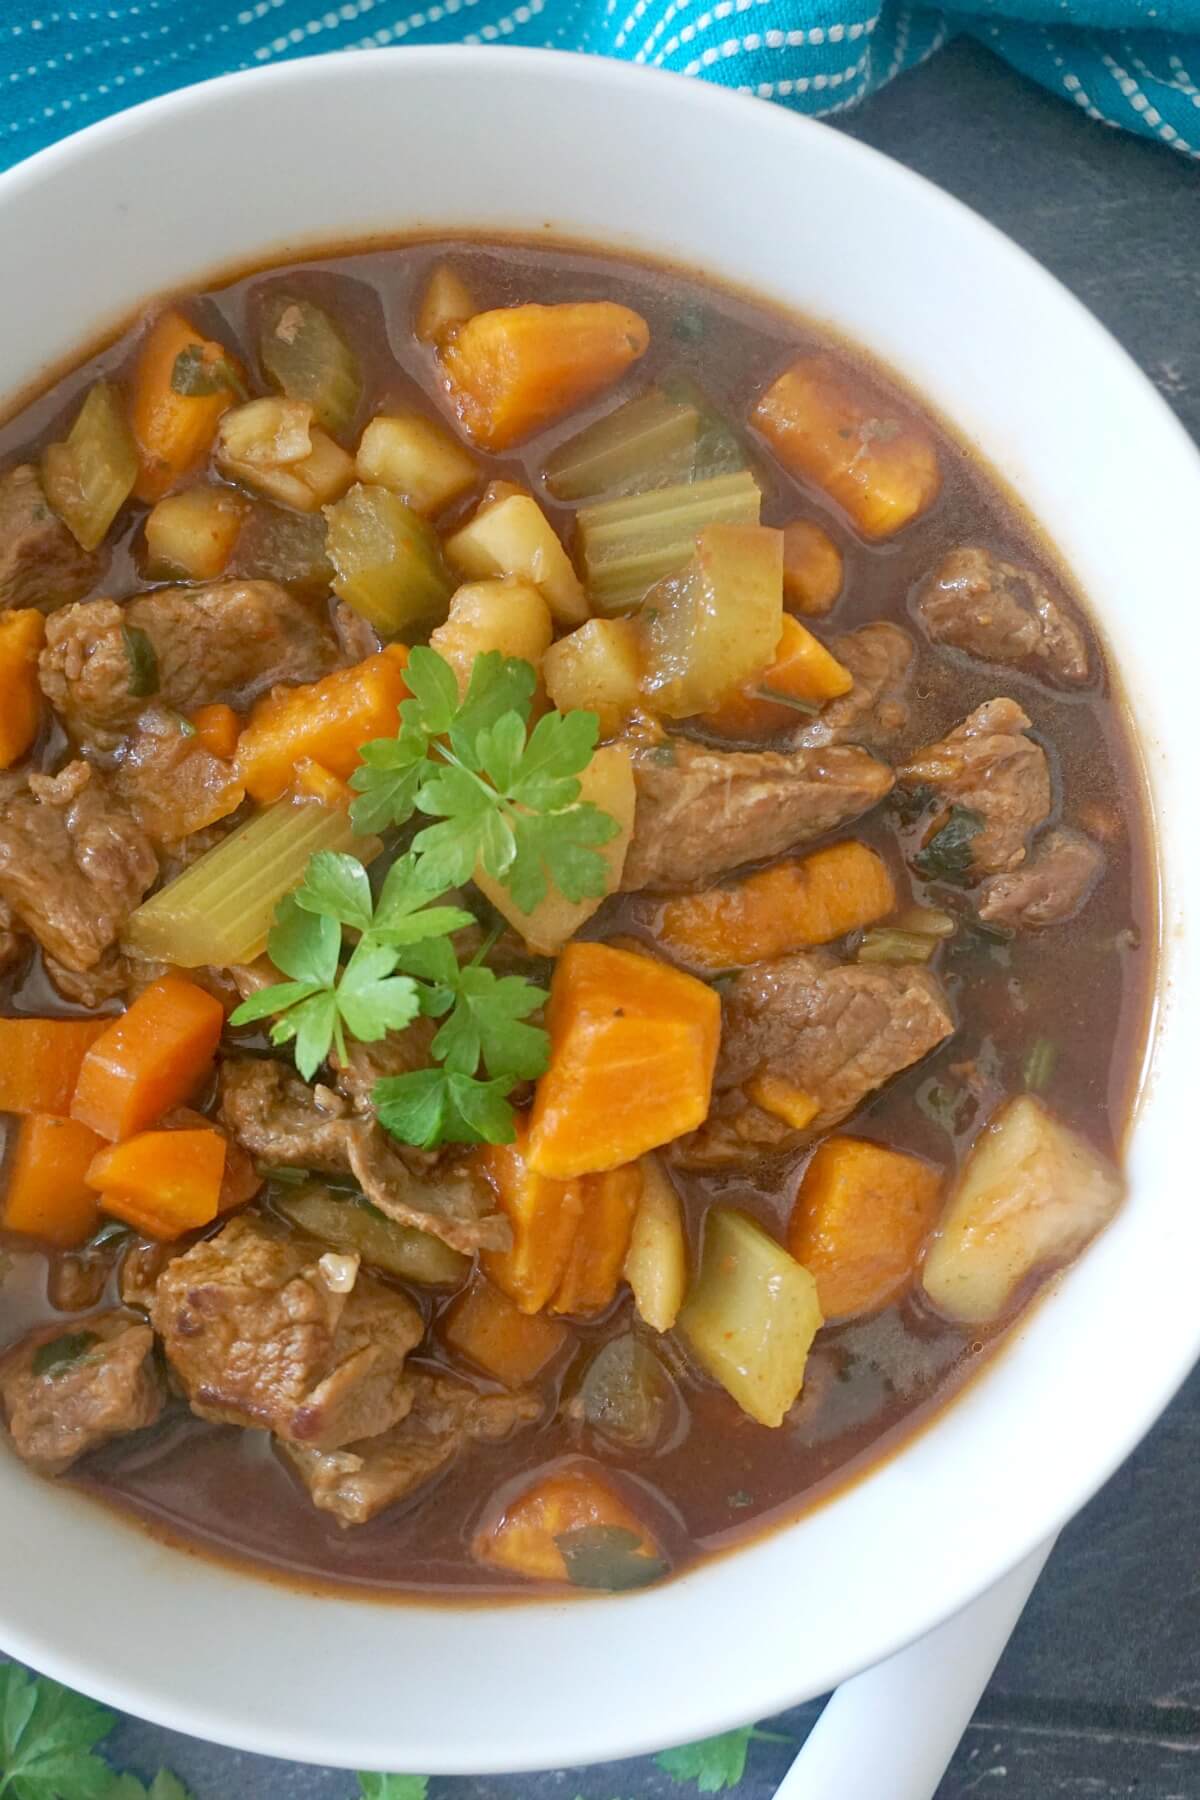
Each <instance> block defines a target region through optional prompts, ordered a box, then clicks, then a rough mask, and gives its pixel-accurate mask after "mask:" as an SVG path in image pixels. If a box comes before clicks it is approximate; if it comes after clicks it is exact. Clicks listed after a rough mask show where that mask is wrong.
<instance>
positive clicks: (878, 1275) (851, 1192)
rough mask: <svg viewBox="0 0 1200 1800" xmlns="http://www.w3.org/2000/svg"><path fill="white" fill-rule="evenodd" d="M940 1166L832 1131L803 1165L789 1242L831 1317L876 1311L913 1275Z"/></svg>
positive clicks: (933, 1211)
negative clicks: (804, 1166) (936, 1167)
mask: <svg viewBox="0 0 1200 1800" xmlns="http://www.w3.org/2000/svg"><path fill="white" fill-rule="evenodd" d="M941 1189H942V1175H941V1171H940V1170H939V1169H935V1168H933V1167H932V1166H931V1165H930V1164H929V1163H926V1162H922V1161H921V1159H920V1158H919V1157H916V1156H907V1155H905V1154H904V1153H903V1152H901V1151H899V1150H889V1149H888V1148H887V1147H886V1146H885V1145H883V1144H875V1143H870V1142H868V1141H867V1140H866V1139H864V1138H852V1137H830V1138H826V1139H825V1141H824V1142H823V1143H821V1144H819V1145H818V1146H817V1149H816V1151H815V1153H814V1155H813V1157H812V1160H811V1161H810V1163H809V1165H808V1167H807V1169H806V1170H805V1171H804V1177H803V1180H802V1181H801V1183H800V1188H799V1191H798V1193H797V1195H796V1202H795V1206H794V1208H793V1211H792V1217H791V1223H790V1225H789V1228H788V1243H787V1247H788V1249H789V1251H790V1252H791V1254H792V1255H793V1256H794V1257H795V1259H796V1261H797V1262H799V1263H802V1264H803V1265H804V1267H805V1268H806V1269H807V1270H808V1272H809V1274H810V1275H811V1276H812V1277H813V1279H814V1280H815V1282H816V1284H817V1295H818V1298H819V1300H820V1303H821V1311H822V1313H823V1314H824V1316H825V1318H826V1319H844V1318H848V1317H850V1316H851V1315H852V1314H856V1313H869V1312H877V1311H878V1310H879V1308H880V1307H881V1306H886V1305H887V1303H888V1301H889V1300H892V1299H894V1298H895V1297H896V1295H897V1294H899V1293H900V1292H902V1291H903V1289H904V1288H905V1287H906V1286H907V1285H908V1283H909V1282H910V1281H911V1279H912V1276H913V1272H914V1269H915V1267H916V1261H917V1256H918V1253H919V1251H920V1248H921V1244H922V1242H923V1241H924V1239H925V1238H926V1237H927V1236H928V1234H929V1232H930V1231H931V1230H932V1229H933V1226H934V1224H935V1222H936V1220H937V1216H938V1203H939V1199H940V1196H941Z"/></svg>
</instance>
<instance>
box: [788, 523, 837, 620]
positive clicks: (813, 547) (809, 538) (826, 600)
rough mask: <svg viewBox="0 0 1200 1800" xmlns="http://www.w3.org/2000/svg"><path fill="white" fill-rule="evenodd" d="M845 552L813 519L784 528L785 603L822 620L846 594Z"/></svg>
mask: <svg viewBox="0 0 1200 1800" xmlns="http://www.w3.org/2000/svg"><path fill="white" fill-rule="evenodd" d="M843 575H844V567H843V563H842V553H841V551H840V550H839V549H838V547H837V545H836V544H835V543H834V541H833V539H832V538H831V537H830V535H829V533H828V532H827V531H823V530H822V528H821V527H820V526H819V525H815V524H814V523H813V521H812V520H811V519H795V520H793V521H792V523H791V524H790V525H785V526H784V528H783V602H784V605H785V606H787V607H790V608H791V610H792V612H798V613H804V614H805V615H806V616H807V617H809V618H821V617H823V616H824V614H825V613H827V612H829V611H830V610H831V608H832V607H833V604H834V602H835V601H836V599H837V597H838V595H839V594H840V593H841V591H842V579H843Z"/></svg>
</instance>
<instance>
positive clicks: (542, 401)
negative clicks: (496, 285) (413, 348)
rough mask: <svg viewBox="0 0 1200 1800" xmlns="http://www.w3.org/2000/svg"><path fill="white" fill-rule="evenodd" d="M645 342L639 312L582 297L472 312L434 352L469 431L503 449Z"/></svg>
mask: <svg viewBox="0 0 1200 1800" xmlns="http://www.w3.org/2000/svg"><path fill="white" fill-rule="evenodd" d="M649 342H650V327H649V326H648V325H647V324H646V321H645V319H643V318H642V317H641V315H640V314H639V313H635V312H631V311H630V309H629V307H627V306H618V305H617V304H616V302H615V301H612V300H585V301H579V302H574V301H572V302H567V303H566V304H563V305H559V306H505V307H499V308H497V309H495V310H494V311H492V312H481V313H475V314H474V315H473V316H472V317H471V318H469V319H467V320H466V321H465V323H463V324H461V325H452V326H450V327H449V328H448V329H447V330H446V331H445V332H444V334H443V335H442V338H441V342H440V347H439V357H440V361H441V364H442V368H443V369H444V370H445V373H446V376H447V378H448V380H449V383H450V394H451V399H452V400H453V402H454V405H455V409H456V411H457V412H458V416H459V418H460V419H461V420H462V423H463V425H464V427H465V428H466V430H467V432H468V433H469V434H470V436H471V437H472V438H473V439H474V440H475V442H476V443H477V444H478V445H479V446H480V448H481V449H484V450H507V449H508V447H509V446H510V445H511V444H515V443H517V442H518V441H519V440H520V439H521V438H525V437H529V436H530V434H531V433H532V432H535V431H539V430H540V429H541V428H542V426H543V425H549V424H551V423H552V422H553V421H554V420H555V419H559V418H561V417H562V415H563V414H564V413H568V412H570V411H571V410H572V408H573V407H576V406H582V405H583V403H584V402H585V401H586V400H590V399H591V398H592V396H593V395H594V394H598V393H599V392H600V391H601V389H602V388H606V387H608V386H609V385H610V384H611V383H612V382H614V381H616V380H617V379H618V377H619V376H621V375H623V374H624V373H625V370H626V369H627V368H628V367H629V365H630V364H631V363H633V362H636V361H637V359H638V357H639V356H642V355H644V354H645V351H646V348H647V346H648V345H649Z"/></svg>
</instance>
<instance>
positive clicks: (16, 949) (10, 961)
mask: <svg viewBox="0 0 1200 1800" xmlns="http://www.w3.org/2000/svg"><path fill="white" fill-rule="evenodd" d="M27 941H28V940H27V939H26V938H24V937H23V936H22V934H21V932H20V931H18V930H17V922H16V920H15V919H14V917H13V910H12V907H11V906H10V905H9V904H8V901H7V900H5V899H3V898H0V975H7V973H8V971H9V970H10V969H11V968H13V967H14V965H15V964H16V963H18V962H19V961H20V959H21V957H22V956H23V955H24V953H25V945H26V942H27Z"/></svg>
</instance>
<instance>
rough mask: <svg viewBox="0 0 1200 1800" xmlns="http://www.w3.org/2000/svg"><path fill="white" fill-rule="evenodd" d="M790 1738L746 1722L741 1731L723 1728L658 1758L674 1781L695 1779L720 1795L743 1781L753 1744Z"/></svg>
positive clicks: (702, 1787) (699, 1785)
mask: <svg viewBox="0 0 1200 1800" xmlns="http://www.w3.org/2000/svg"><path fill="white" fill-rule="evenodd" d="M788 1741H789V1740H788V1739H787V1738H786V1737H785V1736H784V1735H783V1733H782V1732H778V1731H760V1730H759V1728H758V1727H757V1726H756V1725H743V1726H742V1727H741V1728H740V1730H737V1731H723V1732H721V1734H720V1736H719V1737H710V1738H702V1739H701V1740H700V1742H699V1743H698V1744H680V1746H679V1748H678V1749H677V1750H664V1751H663V1752H662V1754H661V1755H660V1756H656V1757H655V1759H654V1760H655V1762H656V1763H657V1764H658V1766H659V1768H660V1769H662V1770H663V1772H664V1773H665V1774H667V1775H669V1776H670V1777H671V1779H672V1781H677V1782H685V1781H694V1782H695V1784H696V1786H697V1788H698V1789H699V1791H700V1792H701V1793H702V1794H719V1793H720V1792H721V1791H722V1789H724V1788H735V1787H737V1785H738V1783H739V1782H740V1781H741V1779H742V1776H743V1775H744V1774H745V1773H746V1754H747V1752H748V1750H749V1748H750V1746H751V1744H753V1743H770V1744H786V1743H787V1742H788Z"/></svg>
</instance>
